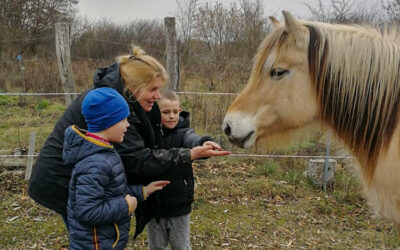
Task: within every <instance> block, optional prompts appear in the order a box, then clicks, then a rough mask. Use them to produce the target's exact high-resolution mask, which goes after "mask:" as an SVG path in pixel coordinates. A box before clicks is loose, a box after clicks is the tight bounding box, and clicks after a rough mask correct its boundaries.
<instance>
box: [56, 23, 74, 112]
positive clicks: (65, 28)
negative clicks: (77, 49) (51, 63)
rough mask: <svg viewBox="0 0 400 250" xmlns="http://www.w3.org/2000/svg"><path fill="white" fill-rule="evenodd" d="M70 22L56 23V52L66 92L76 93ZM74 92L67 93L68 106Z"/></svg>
mask: <svg viewBox="0 0 400 250" xmlns="http://www.w3.org/2000/svg"><path fill="white" fill-rule="evenodd" d="M70 34H71V24H70V23H56V52H57V63H58V70H59V71H60V75H61V83H62V86H63V88H64V92H65V93H75V83H74V77H73V72H72V66H71V52H70ZM73 99H74V96H73V95H72V94H67V95H65V101H66V104H67V106H68V105H69V104H70V103H71V102H72V101H73Z"/></svg>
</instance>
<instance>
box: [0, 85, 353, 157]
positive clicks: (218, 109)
mask: <svg viewBox="0 0 400 250" xmlns="http://www.w3.org/2000/svg"><path fill="white" fill-rule="evenodd" d="M176 93H177V94H178V95H180V96H181V104H182V105H183V106H184V110H188V111H189V112H190V113H191V120H192V127H194V128H195V130H196V132H197V131H199V134H210V135H211V136H213V137H214V138H215V139H216V141H217V142H218V143H219V144H221V146H223V148H225V149H227V150H231V151H232V152H234V153H233V154H231V155H230V157H238V158H239V157H247V158H270V159H327V158H329V159H353V157H352V156H349V155H347V154H345V155H336V156H335V155H323V153H324V151H323V147H325V146H326V145H320V146H319V147H321V146H322V148H320V150H316V151H313V152H312V153H313V154H312V153H311V154H310V153H309V154H304V152H301V150H300V152H290V153H287V154H282V153H273V154H271V153H268V152H267V151H262V150H254V149H250V150H243V149H239V148H237V147H235V146H233V145H231V144H230V143H229V142H228V140H227V138H226V136H225V135H223V133H222V131H221V128H220V124H222V121H223V117H224V115H225V112H226V110H227V108H228V106H229V103H231V102H232V101H233V99H234V97H235V96H236V95H238V93H221V92H185V91H180V92H176ZM79 94H80V93H78V92H77V93H57V92H53V93H46V92H42V93H40V92H37V93H24V92H13V93H11V92H10V93H0V96H17V97H21V98H22V97H33V98H35V97H51V96H54V97H58V98H62V97H63V96H65V95H79ZM226 98H228V99H229V100H228V101H227V100H223V99H226ZM57 100H58V102H61V103H62V102H63V100H61V99H57ZM42 101H43V100H23V102H26V105H28V106H29V107H30V109H32V104H35V105H40V103H41V102H42ZM18 103H19V104H18ZM0 105H1V103H0ZM16 105H17V106H18V105H20V106H23V105H21V100H19V101H16ZM33 110H34V111H31V112H33V113H35V115H38V113H40V112H41V111H40V108H37V107H36V106H35V107H34V108H33ZM43 112H44V111H43ZM61 113H62V112H58V116H60V114H61ZM52 116H54V117H53V118H52V119H51V120H50V121H49V122H50V123H53V124H50V126H48V127H47V133H49V129H52V126H51V125H54V122H55V121H56V120H58V118H59V117H57V115H55V114H54V113H53V114H52ZM36 119H37V120H38V121H37V123H38V124H39V125H40V122H41V121H40V118H36ZM27 121H29V120H27ZM193 121H194V122H193ZM16 123H17V124H10V125H9V126H10V127H23V126H25V125H26V123H25V121H23V120H22V121H21V120H20V121H16ZM43 124H44V122H43ZM6 126H7V125H6ZM32 129H34V130H41V127H40V126H39V127H36V128H32ZM20 130H21V129H20ZM19 133H20V132H19ZM19 136H20V138H22V137H24V135H22V133H21V135H19ZM41 136H42V138H41V140H42V141H41V143H43V141H44V140H45V137H47V135H46V132H43V133H42V134H41ZM25 137H26V138H28V136H26V135H25ZM41 143H39V145H41ZM20 144H21V143H20ZM0 145H1V144H0ZM3 146H4V144H3ZM321 149H322V150H321ZM260 151H261V152H260ZM13 156H14V157H15V155H12V154H3V155H1V154H0V158H9V157H13ZM30 156H31V157H37V156H38V154H33V155H19V156H18V157H30Z"/></svg>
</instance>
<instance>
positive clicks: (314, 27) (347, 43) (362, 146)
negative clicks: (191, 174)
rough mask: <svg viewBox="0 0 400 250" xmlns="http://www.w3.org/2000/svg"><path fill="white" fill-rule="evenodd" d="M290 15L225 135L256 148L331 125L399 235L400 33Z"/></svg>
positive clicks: (257, 64) (263, 52)
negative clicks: (314, 126)
mask: <svg viewBox="0 0 400 250" xmlns="http://www.w3.org/2000/svg"><path fill="white" fill-rule="evenodd" d="M283 16H284V19H285V22H284V23H281V22H279V21H278V20H276V19H275V18H273V17H270V19H271V20H272V22H273V23H274V29H273V31H272V32H271V33H270V34H269V35H268V36H267V37H266V39H265V40H264V41H263V42H262V44H261V45H260V46H259V48H258V52H257V54H256V56H255V57H254V61H253V67H252V72H251V76H250V78H249V80H248V83H247V85H246V86H245V88H244V90H243V91H242V92H241V93H240V95H239V96H238V97H237V98H236V99H235V100H234V101H233V103H232V104H231V105H230V107H229V108H228V111H227V113H226V116H225V119H224V122H223V124H222V129H223V131H224V132H225V134H226V135H227V136H228V139H229V140H230V142H232V143H234V144H237V145H239V146H241V147H243V148H249V147H251V146H253V145H254V144H257V142H258V141H261V140H263V141H264V140H266V141H268V140H274V139H275V140H274V141H279V140H280V138H283V137H284V136H285V135H288V134H292V133H294V132H296V131H298V130H299V129H301V128H304V127H306V126H307V125H310V124H313V123H315V122H318V123H320V124H322V125H323V126H327V127H328V128H330V129H331V130H332V131H333V132H334V133H335V134H336V136H337V137H338V138H340V139H341V140H342V141H343V142H344V144H345V145H346V146H347V147H348V148H349V150H350V151H351V152H352V153H353V155H354V156H355V158H356V159H357V161H358V163H359V165H360V169H361V173H362V175H361V176H362V177H363V183H364V187H365V191H366V194H367V199H368V200H369V202H370V203H371V204H372V205H373V207H374V208H375V209H376V210H377V211H378V212H379V213H380V214H381V215H382V216H383V217H384V218H387V219H389V220H391V221H393V222H394V223H395V225H396V228H397V230H398V232H399V225H400V147H399V145H400V122H399V117H400V114H399V113H400V111H399V110H400V109H399V102H400V35H399V32H398V31H399V30H398V29H396V28H385V29H382V31H380V30H378V29H376V28H372V27H369V26H357V25H339V24H327V23H318V22H307V21H300V20H296V19H295V18H294V17H293V16H292V15H291V14H290V13H288V12H285V11H283ZM276 138H278V140H276Z"/></svg>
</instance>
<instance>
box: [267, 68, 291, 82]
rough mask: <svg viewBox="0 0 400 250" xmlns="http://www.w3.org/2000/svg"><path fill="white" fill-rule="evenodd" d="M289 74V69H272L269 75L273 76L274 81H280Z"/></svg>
mask: <svg viewBox="0 0 400 250" xmlns="http://www.w3.org/2000/svg"><path fill="white" fill-rule="evenodd" d="M287 73H289V70H287V69H281V68H276V69H271V71H270V72H269V75H270V76H271V78H272V79H274V80H279V79H281V78H282V77H283V76H284V75H286V74H287Z"/></svg>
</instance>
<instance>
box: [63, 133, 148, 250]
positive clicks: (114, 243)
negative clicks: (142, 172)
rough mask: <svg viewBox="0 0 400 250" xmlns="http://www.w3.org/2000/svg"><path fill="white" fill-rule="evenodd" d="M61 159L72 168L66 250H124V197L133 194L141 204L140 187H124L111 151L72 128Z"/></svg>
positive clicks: (118, 162) (126, 209) (126, 221)
mask: <svg viewBox="0 0 400 250" xmlns="http://www.w3.org/2000/svg"><path fill="white" fill-rule="evenodd" d="M63 160H64V163H65V165H69V166H74V167H73V170H72V176H71V181H70V184H69V199H68V209H67V211H68V224H69V227H68V231H69V235H70V237H69V241H70V248H71V249H112V248H113V249H124V248H125V246H126V245H127V243H128V238H129V229H130V214H129V206H128V203H127V202H126V200H125V195H127V194H132V193H133V194H134V196H135V197H137V199H138V202H142V201H143V193H142V187H143V186H142V185H132V186H128V183H127V181H126V177H125V171H124V166H123V165H122V161H121V158H120V156H119V155H118V153H117V151H116V150H115V148H114V147H113V146H111V145H108V144H106V143H103V142H99V141H96V140H95V139H93V138H91V137H88V136H86V131H83V130H80V129H79V128H77V127H76V126H70V127H68V128H67V129H66V130H65V136H64V150H63Z"/></svg>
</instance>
